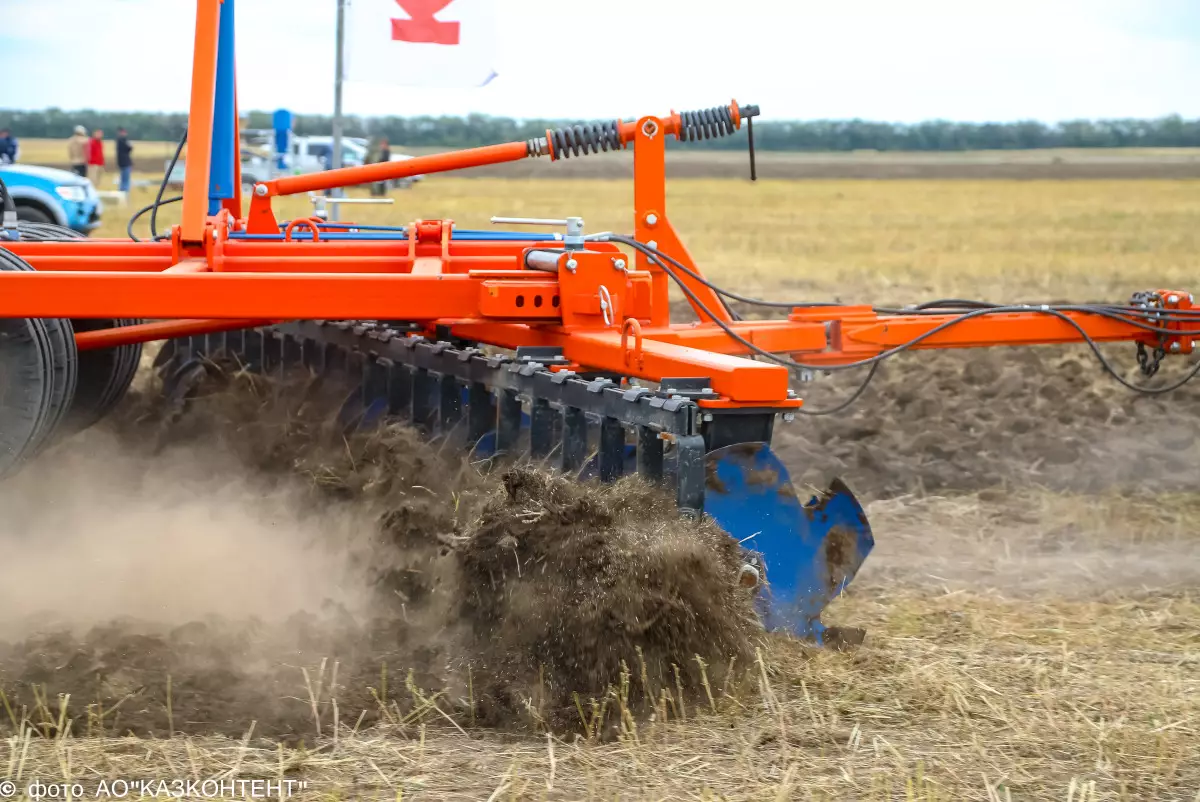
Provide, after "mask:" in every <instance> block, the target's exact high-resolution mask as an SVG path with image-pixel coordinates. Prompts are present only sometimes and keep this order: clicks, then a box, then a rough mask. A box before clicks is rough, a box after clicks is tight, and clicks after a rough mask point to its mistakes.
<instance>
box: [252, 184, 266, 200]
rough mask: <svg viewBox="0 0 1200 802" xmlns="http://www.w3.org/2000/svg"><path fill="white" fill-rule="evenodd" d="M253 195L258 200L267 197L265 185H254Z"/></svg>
mask: <svg viewBox="0 0 1200 802" xmlns="http://www.w3.org/2000/svg"><path fill="white" fill-rule="evenodd" d="M254 194H255V195H257V196H258V197H260V198H265V197H267V185H266V184H255V185H254Z"/></svg>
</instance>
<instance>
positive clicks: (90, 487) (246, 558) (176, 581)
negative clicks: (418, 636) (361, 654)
mask: <svg viewBox="0 0 1200 802" xmlns="http://www.w3.org/2000/svg"><path fill="white" fill-rule="evenodd" d="M0 509H2V510H3V516H2V517H0V555H3V558H2V559H0V638H12V637H20V636H22V635H24V634H27V633H28V632H29V631H31V630H34V629H43V628H45V627H46V626H47V625H48V624H50V623H54V624H56V625H58V626H65V627H70V628H74V629H79V628H85V627H90V626H94V625H96V624H99V623H101V622H104V621H107V620H109V619H117V618H133V619H144V620H153V621H155V622H159V623H162V624H182V623H185V622H188V621H194V620H199V619H201V618H204V617H206V616H213V615H216V616H231V617H233V616H238V617H250V618H256V619H260V620H263V621H265V622H276V623H277V622H279V621H282V620H284V619H286V618H287V617H288V616H290V615H293V614H295V613H298V612H305V611H309V612H313V611H317V610H319V609H321V608H322V607H323V606H327V605H329V604H331V603H332V604H335V605H338V606H341V607H343V608H346V609H348V610H354V611H362V610H365V609H366V606H367V604H368V601H369V599H368V594H367V593H366V590H365V586H364V584H363V581H362V577H361V576H360V575H357V573H356V571H355V569H354V568H353V566H352V565H351V561H350V560H349V559H348V556H347V555H348V553H349V549H350V548H351V547H353V545H354V544H355V543H361V542H362V540H363V535H362V533H364V532H369V531H370V530H371V528H372V526H373V522H372V521H370V520H369V518H368V516H366V515H365V514H363V513H361V512H356V511H355V509H354V508H353V507H352V506H351V505H348V504H333V505H326V506H324V507H323V508H318V507H314V506H313V505H311V504H305V503H304V489H303V488H302V487H301V486H299V485H298V483H296V482H291V481H287V480H286V479H280V478H270V477H266V476H255V475H254V474H252V473H248V472H247V471H246V470H245V469H244V467H243V466H241V465H240V464H239V463H238V461H237V460H236V458H235V457H234V456H233V455H231V454H229V453H226V452H224V451H222V450H220V449H219V448H217V447H216V446H213V447H209V448H205V447H196V446H194V445H193V447H191V448H189V449H187V450H186V451H174V452H170V453H168V454H165V455H163V454H160V455H158V456H157V457H156V458H149V457H146V456H142V455H139V454H136V453H132V452H130V451H129V450H128V449H124V448H122V447H121V444H120V443H119V442H118V440H117V438H116V437H115V436H114V435H112V434H109V433H105V432H99V431H97V432H89V433H87V435H86V436H84V437H81V438H79V439H78V440H75V441H72V442H71V443H70V444H69V447H66V448H59V449H57V450H56V452H54V453H51V454H47V455H46V456H45V457H44V458H43V459H41V460H39V461H38V462H36V463H34V464H32V465H31V466H30V467H29V469H27V470H26V471H24V472H23V473H21V474H19V475H18V476H16V477H14V478H13V479H11V480H10V481H8V482H5V483H3V484H0ZM335 546H336V547H335Z"/></svg>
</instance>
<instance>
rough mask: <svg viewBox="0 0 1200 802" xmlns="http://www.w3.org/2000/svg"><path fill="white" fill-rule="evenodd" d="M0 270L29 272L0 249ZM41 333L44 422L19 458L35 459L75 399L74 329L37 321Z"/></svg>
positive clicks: (62, 323) (56, 321) (68, 324)
mask: <svg viewBox="0 0 1200 802" xmlns="http://www.w3.org/2000/svg"><path fill="white" fill-rule="evenodd" d="M0 270H19V271H22V272H28V271H32V270H33V267H31V266H30V264H29V263H28V262H26V261H25V260H24V259H22V258H21V257H19V256H17V255H16V254H14V253H11V252H9V251H4V250H0ZM40 323H41V330H42V333H43V336H44V337H45V343H46V348H47V353H48V361H47V363H46V366H45V371H46V374H47V377H48V378H49V383H48V385H49V387H48V398H47V402H46V407H45V409H44V410H43V413H44V419H43V420H42V421H41V423H40V425H39V426H38V429H37V431H36V432H35V433H34V435H33V437H32V438H31V440H30V442H29V443H28V446H27V449H26V453H25V454H24V455H23V456H22V459H25V458H28V457H33V456H36V455H37V454H38V453H39V452H41V450H42V449H43V448H45V447H46V446H47V445H48V444H49V443H50V442H51V440H52V439H53V438H54V434H55V432H56V431H57V430H58V427H59V425H60V424H61V423H62V421H63V418H64V417H65V416H66V414H67V410H68V409H69V408H70V406H71V402H72V401H73V399H74V398H75V384H76V380H77V375H78V368H79V353H78V351H76V350H75V330H74V329H73V328H72V327H71V322H70V321H69V320H67V319H66V318H41V319H40Z"/></svg>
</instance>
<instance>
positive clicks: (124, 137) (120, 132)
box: [117, 128, 133, 193]
mask: <svg viewBox="0 0 1200 802" xmlns="http://www.w3.org/2000/svg"><path fill="white" fill-rule="evenodd" d="M117 169H118V170H120V171H121V185H120V190H121V191H122V192H125V193H128V192H129V184H130V178H131V177H132V175H133V145H131V144H129V132H128V131H126V130H125V129H124V128H118V129H117Z"/></svg>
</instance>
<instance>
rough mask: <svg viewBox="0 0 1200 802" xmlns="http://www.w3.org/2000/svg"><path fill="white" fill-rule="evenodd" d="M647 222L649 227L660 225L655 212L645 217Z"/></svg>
mask: <svg viewBox="0 0 1200 802" xmlns="http://www.w3.org/2000/svg"><path fill="white" fill-rule="evenodd" d="M645 220H646V225H648V226H656V225H658V215H656V214H655V213H654V212H650V213H649V214H647V215H646V217H645Z"/></svg>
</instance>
